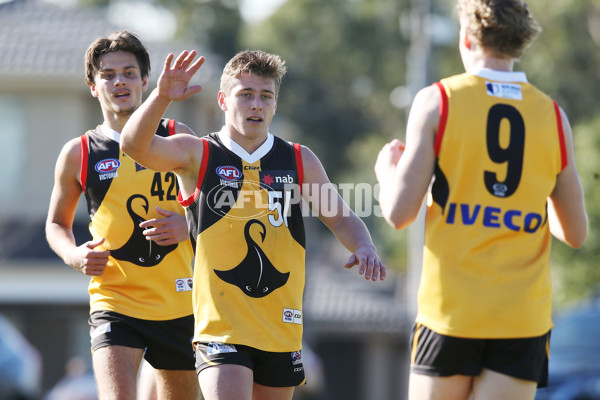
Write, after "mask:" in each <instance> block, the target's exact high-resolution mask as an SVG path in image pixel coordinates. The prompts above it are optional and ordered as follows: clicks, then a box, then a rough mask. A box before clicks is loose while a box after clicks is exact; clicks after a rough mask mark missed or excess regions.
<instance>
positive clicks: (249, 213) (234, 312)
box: [180, 133, 305, 352]
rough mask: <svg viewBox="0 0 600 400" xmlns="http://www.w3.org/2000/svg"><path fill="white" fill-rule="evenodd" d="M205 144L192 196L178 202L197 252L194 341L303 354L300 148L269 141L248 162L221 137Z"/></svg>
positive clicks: (208, 139)
mask: <svg viewBox="0 0 600 400" xmlns="http://www.w3.org/2000/svg"><path fill="white" fill-rule="evenodd" d="M203 141H204V155H203V162H202V165H201V168H200V172H199V177H198V184H197V187H196V192H195V194H193V195H192V196H191V197H190V198H188V199H185V200H183V199H182V198H180V202H181V203H182V205H184V206H185V207H186V215H187V217H188V226H189V227H190V235H191V239H192V242H195V249H196V255H195V267H194V300H193V304H194V317H195V320H196V328H195V335H194V341H195V342H213V341H214V342H223V343H230V344H240V345H246V346H251V347H253V348H256V349H260V350H263V351H271V352H289V351H297V350H300V348H301V347H302V344H301V342H302V294H303V290H304V268H305V264H304V257H305V236H304V223H303V220H302V214H301V207H300V202H299V198H300V193H299V188H300V186H301V183H302V164H301V163H302V158H301V155H300V147H299V145H297V144H294V145H293V144H290V143H288V142H286V141H284V140H283V139H280V138H278V137H275V136H273V135H271V134H269V135H268V138H267V140H266V142H265V143H263V145H261V146H260V147H259V148H258V149H257V150H256V151H255V152H254V153H253V154H252V155H250V154H248V153H246V152H245V150H244V149H242V148H241V147H240V146H238V145H237V144H236V143H235V142H233V141H231V139H229V138H228V137H226V136H224V134H217V133H212V134H210V135H208V136H206V137H204V138H203ZM224 142H225V143H226V144H224Z"/></svg>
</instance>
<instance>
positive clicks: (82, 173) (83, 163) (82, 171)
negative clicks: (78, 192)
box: [79, 135, 88, 193]
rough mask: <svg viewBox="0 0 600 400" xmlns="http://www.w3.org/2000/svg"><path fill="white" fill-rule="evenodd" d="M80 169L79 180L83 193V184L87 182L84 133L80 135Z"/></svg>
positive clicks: (85, 139) (85, 137)
mask: <svg viewBox="0 0 600 400" xmlns="http://www.w3.org/2000/svg"><path fill="white" fill-rule="evenodd" d="M79 148H80V149H81V169H80V175H79V180H80V181H81V188H82V189H83V192H84V193H85V184H86V182H87V166H88V138H87V136H86V135H81V145H80V146H79Z"/></svg>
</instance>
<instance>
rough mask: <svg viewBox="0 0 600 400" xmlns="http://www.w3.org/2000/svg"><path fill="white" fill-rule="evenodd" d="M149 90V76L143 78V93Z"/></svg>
mask: <svg viewBox="0 0 600 400" xmlns="http://www.w3.org/2000/svg"><path fill="white" fill-rule="evenodd" d="M146 90H148V75H146V76H145V77H143V78H142V92H145V91H146Z"/></svg>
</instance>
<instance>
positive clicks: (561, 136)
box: [552, 100, 569, 171]
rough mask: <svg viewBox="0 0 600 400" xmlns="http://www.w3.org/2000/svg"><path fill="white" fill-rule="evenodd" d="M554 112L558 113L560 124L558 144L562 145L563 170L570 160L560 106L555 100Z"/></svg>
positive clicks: (561, 164) (561, 166) (561, 161)
mask: <svg viewBox="0 0 600 400" xmlns="http://www.w3.org/2000/svg"><path fill="white" fill-rule="evenodd" d="M552 102H553V103H554V113H555V114H556V124H557V125H558V144H559V145H560V170H561V171H562V170H563V169H565V167H566V166H567V164H568V162H569V160H568V158H567V145H566V143H565V132H564V130H563V124H562V117H561V116H560V108H559V107H558V103H557V102H556V101H555V100H552Z"/></svg>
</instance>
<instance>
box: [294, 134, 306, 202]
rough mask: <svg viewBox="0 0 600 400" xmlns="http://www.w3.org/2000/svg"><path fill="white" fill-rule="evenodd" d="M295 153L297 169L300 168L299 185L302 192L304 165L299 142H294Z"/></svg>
mask: <svg viewBox="0 0 600 400" xmlns="http://www.w3.org/2000/svg"><path fill="white" fill-rule="evenodd" d="M294 155H295V156H296V169H297V170H298V186H299V188H300V193H302V182H303V180H304V166H303V165H302V148H301V147H300V144H299V143H294Z"/></svg>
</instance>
